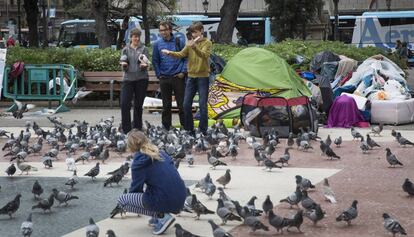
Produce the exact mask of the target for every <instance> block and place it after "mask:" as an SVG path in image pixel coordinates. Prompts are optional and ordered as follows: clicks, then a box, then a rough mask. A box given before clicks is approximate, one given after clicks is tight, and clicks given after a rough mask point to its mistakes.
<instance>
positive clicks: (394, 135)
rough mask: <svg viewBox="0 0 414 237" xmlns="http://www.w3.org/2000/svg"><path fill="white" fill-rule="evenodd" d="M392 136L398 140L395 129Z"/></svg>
mask: <svg viewBox="0 0 414 237" xmlns="http://www.w3.org/2000/svg"><path fill="white" fill-rule="evenodd" d="M391 136H393V137H395V139H397V131H395V130H394V129H392V130H391Z"/></svg>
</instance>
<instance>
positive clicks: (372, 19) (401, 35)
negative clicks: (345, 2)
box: [352, 11, 414, 49]
mask: <svg viewBox="0 0 414 237" xmlns="http://www.w3.org/2000/svg"><path fill="white" fill-rule="evenodd" d="M397 40H400V41H401V42H407V44H408V47H409V48H411V49H413V48H414V11H386V12H365V13H363V14H362V16H357V17H356V18H355V27H354V31H353V34H352V44H354V45H355V46H357V47H365V46H375V47H380V48H384V49H393V48H395V43H396V41H397Z"/></svg>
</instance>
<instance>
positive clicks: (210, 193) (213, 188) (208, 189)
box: [204, 183, 217, 199]
mask: <svg viewBox="0 0 414 237" xmlns="http://www.w3.org/2000/svg"><path fill="white" fill-rule="evenodd" d="M216 188H217V187H216V185H214V184H213V183H207V185H206V189H205V190H204V193H205V194H206V195H207V196H208V198H209V199H211V198H212V197H213V195H214V193H215V192H216Z"/></svg>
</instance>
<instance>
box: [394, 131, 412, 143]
mask: <svg viewBox="0 0 414 237" xmlns="http://www.w3.org/2000/svg"><path fill="white" fill-rule="evenodd" d="M396 138H397V141H398V143H399V144H400V145H401V146H404V147H405V146H406V145H411V146H414V143H412V142H410V141H409V140H408V139H406V138H405V137H403V136H401V133H400V132H397V136H396Z"/></svg>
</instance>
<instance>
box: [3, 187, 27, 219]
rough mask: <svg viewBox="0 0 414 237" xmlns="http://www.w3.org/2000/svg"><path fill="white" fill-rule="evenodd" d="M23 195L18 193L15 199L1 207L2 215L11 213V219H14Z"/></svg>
mask: <svg viewBox="0 0 414 237" xmlns="http://www.w3.org/2000/svg"><path fill="white" fill-rule="evenodd" d="M21 197H22V195H21V194H20V193H18V194H17V195H16V197H15V198H14V199H13V200H11V201H10V202H8V203H7V204H6V205H4V206H3V207H2V208H0V215H9V217H10V219H12V218H13V214H14V213H15V212H17V210H19V207H20V198H21Z"/></svg>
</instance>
